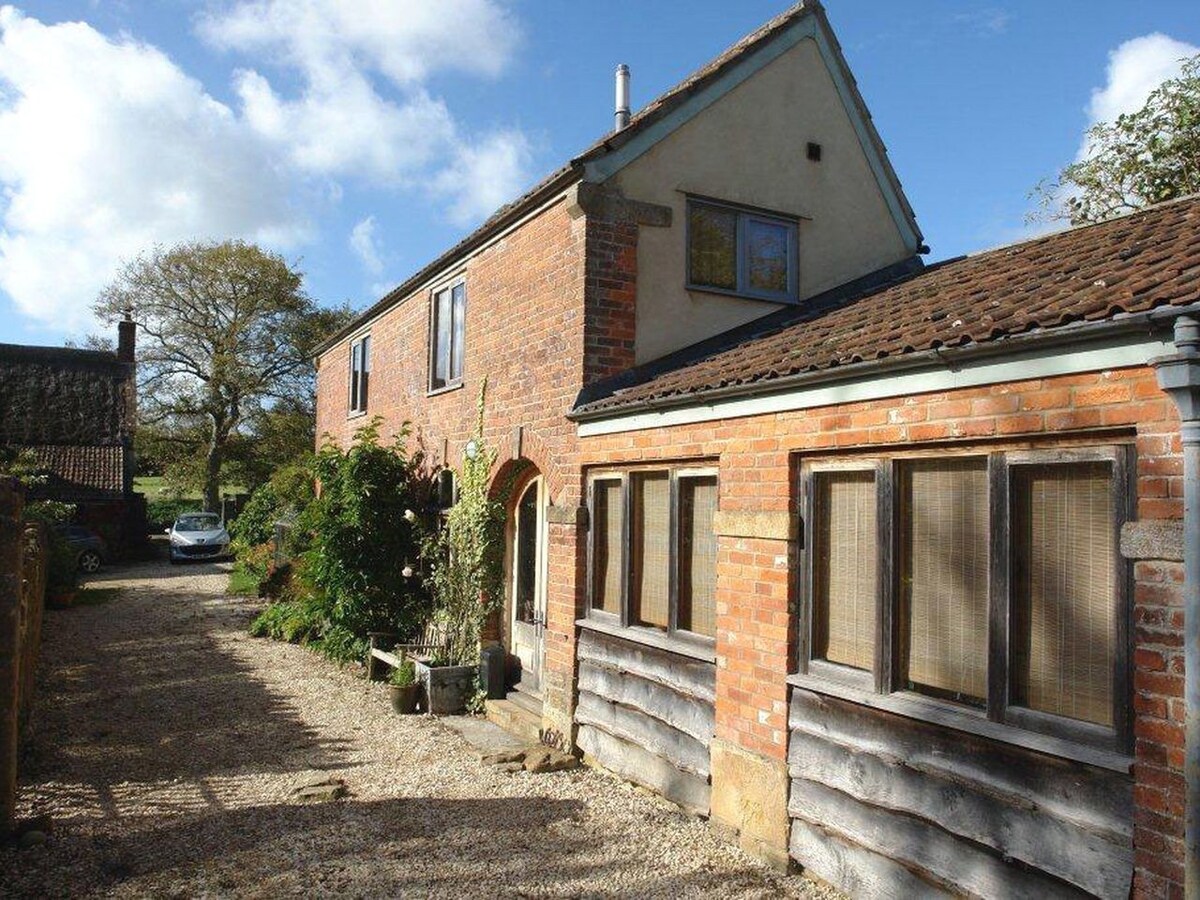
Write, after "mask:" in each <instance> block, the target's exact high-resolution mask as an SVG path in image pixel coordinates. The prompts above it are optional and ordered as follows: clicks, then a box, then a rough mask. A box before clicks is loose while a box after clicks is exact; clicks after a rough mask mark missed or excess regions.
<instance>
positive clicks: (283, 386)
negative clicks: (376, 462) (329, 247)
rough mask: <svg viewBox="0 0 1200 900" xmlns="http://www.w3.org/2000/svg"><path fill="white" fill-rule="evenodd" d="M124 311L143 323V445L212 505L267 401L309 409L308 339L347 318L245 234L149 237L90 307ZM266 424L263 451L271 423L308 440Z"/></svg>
mask: <svg viewBox="0 0 1200 900" xmlns="http://www.w3.org/2000/svg"><path fill="white" fill-rule="evenodd" d="M130 311H132V315H133V318H134V320H135V321H136V322H137V325H138V328H139V330H140V331H141V336H140V339H139V346H138V406H139V411H140V413H141V415H142V419H143V423H144V424H147V425H153V426H155V429H156V433H153V434H152V436H147V438H146V439H145V440H143V441H142V444H143V445H144V446H145V447H146V449H147V450H148V451H149V453H150V454H151V455H153V456H156V457H157V458H158V460H159V462H160V463H161V464H162V466H163V468H162V471H163V472H164V473H166V474H168V475H170V476H172V477H173V478H174V479H175V480H176V481H177V482H179V483H182V484H187V485H189V486H195V487H200V488H202V493H203V496H204V506H205V508H206V509H208V510H210V511H215V509H216V507H217V503H218V501H219V492H220V486H221V483H222V480H223V475H224V474H225V469H226V468H227V467H228V466H229V465H230V464H231V462H232V461H234V460H236V459H237V458H238V451H239V449H240V450H247V449H249V450H251V451H252V450H253V447H254V440H253V436H254V433H255V427H256V425H255V423H256V422H260V421H261V420H263V419H264V418H270V415H271V411H272V410H274V409H276V407H279V408H280V409H281V410H284V409H291V410H296V411H300V413H301V418H304V416H305V415H311V408H312V407H311V399H310V398H311V395H312V393H313V382H314V378H315V369H314V366H313V360H312V350H313V348H314V347H315V346H316V344H317V343H318V342H319V341H320V340H321V339H322V338H323V337H324V336H325V335H327V334H329V333H331V332H333V331H335V330H337V328H338V327H340V326H341V325H342V324H343V323H345V322H346V321H348V319H349V318H350V312H349V310H348V309H346V308H344V307H343V308H340V309H324V308H321V307H318V306H317V305H316V304H315V303H314V302H313V301H312V299H311V298H310V297H308V296H307V294H305V292H304V289H303V286H302V275H301V274H300V273H299V272H297V271H295V270H294V269H293V268H292V267H291V266H290V265H289V264H288V263H287V261H286V260H285V259H284V258H283V257H282V256H280V255H278V254H275V253H270V252H267V251H265V250H263V249H261V248H259V247H256V246H254V245H253V244H248V243H245V242H243V241H223V242H207V243H205V242H191V243H183V244H179V245H176V246H174V247H170V248H163V247H156V248H154V249H153V250H151V251H148V252H147V253H145V254H144V255H142V256H140V257H138V258H137V259H134V260H132V261H130V262H129V263H127V264H126V265H125V266H124V267H123V268H122V269H121V271H120V272H119V273H118V275H117V277H116V279H115V280H114V281H113V282H112V284H110V285H109V286H108V287H107V288H106V289H105V290H104V291H103V292H102V293H101V295H100V299H99V301H98V302H97V304H96V306H95V312H96V315H97V317H98V318H99V319H100V320H101V321H102V322H105V323H111V322H113V321H115V320H117V319H120V318H123V317H124V316H126V315H127V314H128V313H129V312H130ZM292 424H294V423H292ZM264 429H265V430H264V432H263V433H264V441H263V444H264V446H265V447H267V448H269V452H272V453H274V452H278V447H279V446H281V445H280V444H279V442H278V441H276V439H275V438H276V435H277V434H282V435H283V439H282V440H283V443H284V444H286V445H288V446H295V442H296V440H297V438H296V435H297V434H299V435H301V438H300V440H304V439H306V438H305V437H304V436H305V435H308V438H307V439H311V426H305V425H304V424H303V423H301V427H300V428H299V429H298V430H297V429H296V428H294V427H292V425H288V426H285V427H282V428H274V427H273V426H270V427H268V426H264ZM309 446H311V443H307V444H304V445H303V447H301V448H299V449H307V447H309ZM280 461H283V460H281V459H280V458H278V457H276V458H274V459H271V460H270V462H269V463H268V466H269V465H273V464H275V463H277V462H280Z"/></svg>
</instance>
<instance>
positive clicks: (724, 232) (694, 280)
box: [687, 199, 800, 302]
mask: <svg viewBox="0 0 1200 900" xmlns="http://www.w3.org/2000/svg"><path fill="white" fill-rule="evenodd" d="M687 217H688V218H687V242H688V287H689V288H695V289H697V290H704V291H718V292H721V293H729V294H738V295H740V296H745V297H753V298H756V299H763V300H775V301H782V302H787V301H795V300H796V299H797V297H798V295H799V284H800V280H799V272H798V266H797V257H798V229H797V226H796V220H795V219H788V218H783V217H781V216H774V215H769V214H765V213H760V212H756V211H754V210H749V209H742V208H739V207H736V206H729V205H726V204H723V203H714V202H712V201H710V200H697V199H689V200H688V211H687Z"/></svg>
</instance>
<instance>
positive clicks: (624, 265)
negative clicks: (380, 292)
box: [317, 202, 637, 715]
mask: <svg viewBox="0 0 1200 900" xmlns="http://www.w3.org/2000/svg"><path fill="white" fill-rule="evenodd" d="M636 242H637V229H636V226H633V225H621V224H606V223H603V222H598V221H596V220H594V219H592V218H585V217H579V218H572V216H571V213H570V210H569V207H568V206H567V204H566V203H565V202H559V203H558V204H556V205H554V206H551V207H549V208H548V209H546V210H544V211H543V212H541V213H540V214H539V215H537V216H535V217H534V218H532V219H530V220H529V221H527V222H525V223H524V224H522V225H521V226H520V227H519V228H517V229H515V230H513V231H512V232H511V233H509V234H508V235H506V236H505V237H504V238H503V239H502V240H499V241H497V242H495V243H493V244H492V245H491V246H489V247H488V248H486V249H485V250H483V251H481V252H480V253H478V254H477V255H475V256H473V257H471V258H470V259H469V260H468V261H467V262H466V264H465V273H466V283H467V313H466V316H467V319H466V332H465V345H466V351H465V358H464V368H463V386H462V388H460V389H457V390H451V391H447V392H443V393H440V394H436V395H433V396H430V395H429V394H428V391H427V386H428V378H429V372H428V346H429V325H430V320H429V304H430V291H429V290H422V291H419V292H417V293H415V294H413V295H411V296H409V297H407V298H406V299H405V300H404V301H403V302H402V303H400V304H399V305H397V306H396V307H394V308H392V309H391V310H389V311H388V312H387V313H386V314H384V315H383V316H381V317H380V318H379V319H378V320H377V321H375V322H374V323H373V324H372V325H371V327H370V334H371V344H372V349H371V353H372V359H371V385H370V393H369V398H368V409H367V414H366V415H365V416H360V417H356V418H347V406H348V391H347V377H348V372H347V369H348V359H349V341H344V342H342V343H340V344H339V345H337V346H336V347H334V348H332V349H330V350H329V351H328V352H326V353H325V354H324V355H323V356H322V358H321V363H320V369H319V371H318V375H317V433H318V435H319V436H322V435H326V434H328V435H331V436H332V437H333V438H334V439H335V440H336V441H338V442H339V443H342V444H345V443H347V442H349V441H350V440H351V438H352V436H353V433H354V431H355V430H356V429H357V428H359V427H361V426H362V425H363V424H365V423H366V422H367V421H369V420H370V419H371V418H372V417H374V416H381V417H382V418H383V421H384V427H383V435H384V437H385V438H386V437H389V436H390V435H391V434H392V433H394V432H395V431H396V430H397V429H399V428H400V426H401V425H402V423H404V422H405V421H406V420H407V421H411V422H412V423H413V439H412V442H413V443H412V445H411V446H420V447H421V448H423V449H424V450H425V452H426V453H427V454H428V455H429V459H430V461H431V463H433V464H442V463H449V464H450V465H457V464H458V462H459V460H460V458H461V452H462V448H463V446H464V445H465V443H466V441H467V440H468V439H469V437H470V436H471V434H472V431H473V429H474V425H475V407H476V401H477V399H478V396H479V388H480V385H481V383H482V381H483V379H484V378H485V377H486V378H487V380H488V393H487V407H486V413H485V416H484V425H485V431H486V435H487V438H488V440H489V441H490V442H491V443H492V444H493V445H494V446H495V447H496V448H497V449H498V450H499V451H500V465H503V463H504V462H505V461H506V460H509V459H510V458H511V457H512V455H513V447H514V433H515V431H516V429H517V428H518V427H520V428H521V429H522V435H521V448H522V449H521V455H522V456H523V457H525V458H527V459H529V460H530V461H532V462H533V463H534V464H535V465H536V466H537V467H538V469H539V470H540V471H541V473H542V474H543V475H545V476H546V478H547V482H548V486H549V491H550V502H551V503H552V504H553V505H554V506H556V507H564V508H567V509H571V508H578V507H579V506H580V504H581V502H582V500H581V476H580V469H579V464H578V447H577V439H576V429H575V425H574V424H573V423H571V422H568V421H567V419H566V418H565V413H566V412H567V410H569V409H570V408H571V406H572V405H573V404H574V402H575V398H576V396H577V395H578V393H579V391H580V389H581V388H582V387H583V385H584V384H585V382H586V381H587V380H591V379H594V378H597V377H602V376H605V375H608V374H611V373H612V372H614V371H618V370H620V369H622V368H626V367H627V366H628V365H631V364H632V360H633V327H634V325H633V322H634V305H633V304H634V297H635V279H636V260H637V253H636ZM319 439H320V438H319ZM444 445H446V446H447V449H448V457H449V459H448V460H446V459H443V446H444ZM549 532H550V552H549V594H548V608H547V633H546V651H545V676H546V682H547V693H548V700H549V701H550V702H551V703H552V704H553V705H555V706H557V707H558V708H560V709H562V710H563V711H565V712H566V713H567V714H568V715H569V713H570V710H571V709H572V708H573V704H574V700H573V690H574V671H575V669H574V666H575V644H574V640H575V625H574V622H575V619H576V618H577V617H578V612H579V609H580V606H579V601H580V598H579V589H578V585H579V584H581V582H580V581H579V580H578V579H579V575H580V574H581V570H580V566H581V565H582V563H581V562H580V560H581V556H580V554H579V553H577V552H576V545H577V543H578V542H579V541H578V539H579V535H580V528H579V526H578V525H576V524H573V523H562V522H559V521H555V520H554V519H553V518H552V521H551V524H550V526H549Z"/></svg>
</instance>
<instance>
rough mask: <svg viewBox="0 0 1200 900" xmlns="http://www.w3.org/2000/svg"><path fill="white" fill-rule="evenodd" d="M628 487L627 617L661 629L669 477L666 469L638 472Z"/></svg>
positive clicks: (666, 597) (665, 610) (666, 616)
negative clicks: (630, 516) (629, 567)
mask: <svg viewBox="0 0 1200 900" xmlns="http://www.w3.org/2000/svg"><path fill="white" fill-rule="evenodd" d="M632 487H633V491H632V493H633V510H632V512H633V519H632V522H631V525H632V528H631V531H632V545H633V559H632V564H633V583H632V585H631V592H630V594H631V596H630V610H629V612H630V619H631V620H632V621H633V622H634V623H635V624H638V625H649V626H651V627H653V628H663V629H665V628H667V627H668V626H669V624H670V588H669V582H670V547H671V480H670V478H669V477H668V475H667V473H666V472H653V473H645V474H638V475H635V476H633V485H632Z"/></svg>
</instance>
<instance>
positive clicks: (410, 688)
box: [388, 659, 418, 715]
mask: <svg viewBox="0 0 1200 900" xmlns="http://www.w3.org/2000/svg"><path fill="white" fill-rule="evenodd" d="M388 686H389V687H388V690H389V691H390V693H391V695H392V709H394V710H395V711H396V712H398V713H400V714H401V715H408V714H410V713H414V712H416V711H417V688H418V684H417V672H416V667H415V666H414V665H413V661H412V660H411V659H405V660H403V661H402V662H401V663H400V665H398V666H396V668H394V669H392V674H391V676H390V677H389V678H388Z"/></svg>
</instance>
